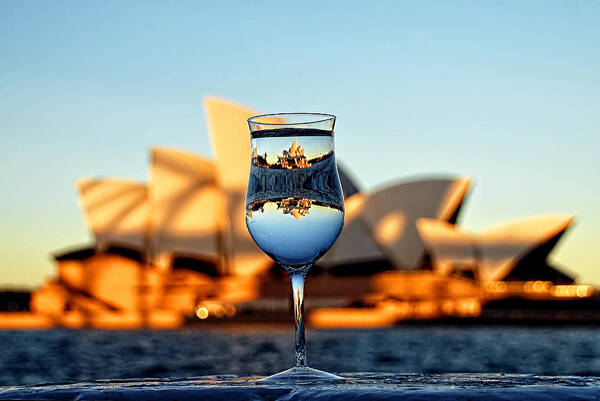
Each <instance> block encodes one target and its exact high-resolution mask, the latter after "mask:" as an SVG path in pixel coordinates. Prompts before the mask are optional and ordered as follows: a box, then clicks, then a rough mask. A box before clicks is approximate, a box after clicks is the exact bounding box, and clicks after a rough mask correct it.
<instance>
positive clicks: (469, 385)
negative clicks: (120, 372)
mask: <svg viewBox="0 0 600 401" xmlns="http://www.w3.org/2000/svg"><path fill="white" fill-rule="evenodd" d="M341 375H342V376H344V377H346V378H347V381H346V382H345V383H342V384H298V385H258V384H256V383H255V382H256V380H257V379H259V378H260V377H248V376H233V375H231V376H228V375H221V376H203V377H194V378H183V379H151V378H147V379H122V380H96V381H90V382H80V383H55V384H40V385H33V386H19V387H0V400H156V401H159V400H160V401H162V400H165V401H166V400H169V401H171V400H178V401H187V400H227V401H235V400H346V399H347V400H465V401H466V400H488V401H490V400H530V401H531V400H593V399H600V377H589V376H535V375H511V374H430V375H424V374H392V373H348V374H341Z"/></svg>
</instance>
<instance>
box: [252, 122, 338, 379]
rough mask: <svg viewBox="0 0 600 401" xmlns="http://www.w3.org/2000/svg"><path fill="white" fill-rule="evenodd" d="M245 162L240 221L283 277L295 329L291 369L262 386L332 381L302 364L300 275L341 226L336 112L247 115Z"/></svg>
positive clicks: (302, 318) (302, 321) (304, 349)
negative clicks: (278, 266) (288, 283)
mask: <svg viewBox="0 0 600 401" xmlns="http://www.w3.org/2000/svg"><path fill="white" fill-rule="evenodd" d="M248 125H249V127H250V137H251V147H252V155H251V164H250V178H249V180H248V190H247V192H246V226H247V227H248V231H249V232H250V235H251V236H252V238H253V239H254V242H256V244H257V245H258V246H259V247H260V249H262V250H263V251H264V252H265V253H266V254H267V255H269V256H270V257H271V258H272V259H273V260H275V261H276V262H278V263H279V264H281V265H282V266H283V267H284V268H285V270H286V271H287V272H288V274H289V275H290V278H291V281H292V294H293V298H294V322H295V327H296V355H295V361H296V363H295V366H294V367H292V368H291V369H288V370H285V371H283V372H280V373H277V374H274V375H272V376H268V377H266V378H264V379H261V380H259V382H261V383H286V382H287V383H289V382H296V383H298V382H315V381H317V382H319V381H321V382H322V381H339V380H344V379H343V378H341V377H339V376H336V375H333V374H330V373H327V372H323V371H320V370H317V369H312V368H309V367H308V364H307V360H306V345H305V341H304V279H305V277H306V273H307V272H308V270H309V269H310V267H311V266H312V264H313V263H315V262H316V261H317V260H318V259H319V258H320V257H321V256H323V254H324V253H325V252H327V250H328V249H329V248H330V247H331V246H332V245H333V243H334V242H335V241H336V239H337V237H338V236H339V234H340V232H341V231H342V227H343V225H344V196H343V194H342V187H341V184H340V179H339V176H338V171H337V167H336V163H335V155H334V147H333V129H334V126H335V116H333V115H330V114H317V113H280V114H264V115H259V116H254V117H251V118H250V119H248Z"/></svg>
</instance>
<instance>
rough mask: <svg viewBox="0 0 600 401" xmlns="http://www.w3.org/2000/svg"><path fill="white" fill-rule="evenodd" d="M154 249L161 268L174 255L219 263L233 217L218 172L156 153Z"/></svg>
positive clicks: (187, 156) (178, 154) (206, 163)
mask: <svg viewBox="0 0 600 401" xmlns="http://www.w3.org/2000/svg"><path fill="white" fill-rule="evenodd" d="M151 154H152V163H151V167H150V183H149V196H150V208H151V210H152V213H150V244H151V248H152V256H153V259H154V261H155V263H157V264H158V265H161V266H163V267H164V266H166V265H168V264H169V262H170V258H171V256H173V255H174V254H178V255H184V256H193V257H200V258H204V259H212V260H214V261H215V262H216V261H218V259H219V256H220V246H219V232H220V231H222V230H223V228H224V222H226V221H227V215H226V213H225V208H224V199H223V193H222V191H221V190H220V189H219V188H218V187H217V186H216V182H215V181H216V177H215V167H214V163H213V162H212V161H211V160H208V159H206V158H203V157H201V156H198V155H195V154H192V153H189V152H186V151H182V150H178V149H169V148H164V147H155V148H153V149H152V151H151Z"/></svg>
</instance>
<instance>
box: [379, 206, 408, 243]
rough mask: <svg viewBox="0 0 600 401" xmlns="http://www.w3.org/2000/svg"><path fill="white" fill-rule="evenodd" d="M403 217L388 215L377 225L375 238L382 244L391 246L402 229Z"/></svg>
mask: <svg viewBox="0 0 600 401" xmlns="http://www.w3.org/2000/svg"><path fill="white" fill-rule="evenodd" d="M404 223H405V221H404V216H403V215H402V214H400V213H390V214H388V215H387V216H385V217H384V218H383V219H382V220H381V223H379V224H378V225H377V229H376V232H375V236H376V237H377V239H378V240H379V241H380V242H381V243H383V244H386V245H387V244H392V243H393V242H394V241H396V240H397V239H398V236H399V235H400V234H401V233H402V230H403V229H404Z"/></svg>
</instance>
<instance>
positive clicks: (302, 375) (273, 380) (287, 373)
mask: <svg viewBox="0 0 600 401" xmlns="http://www.w3.org/2000/svg"><path fill="white" fill-rule="evenodd" d="M345 380H346V379H344V378H343V377H340V376H337V375H334V374H332V373H327V372H323V371H322V370H317V369H313V368H309V367H308V366H306V367H293V368H290V369H288V370H284V371H283V372H279V373H275V374H274V375H271V376H267V377H265V378H263V379H260V380H257V381H256V384H312V383H340V382H343V381H345Z"/></svg>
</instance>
